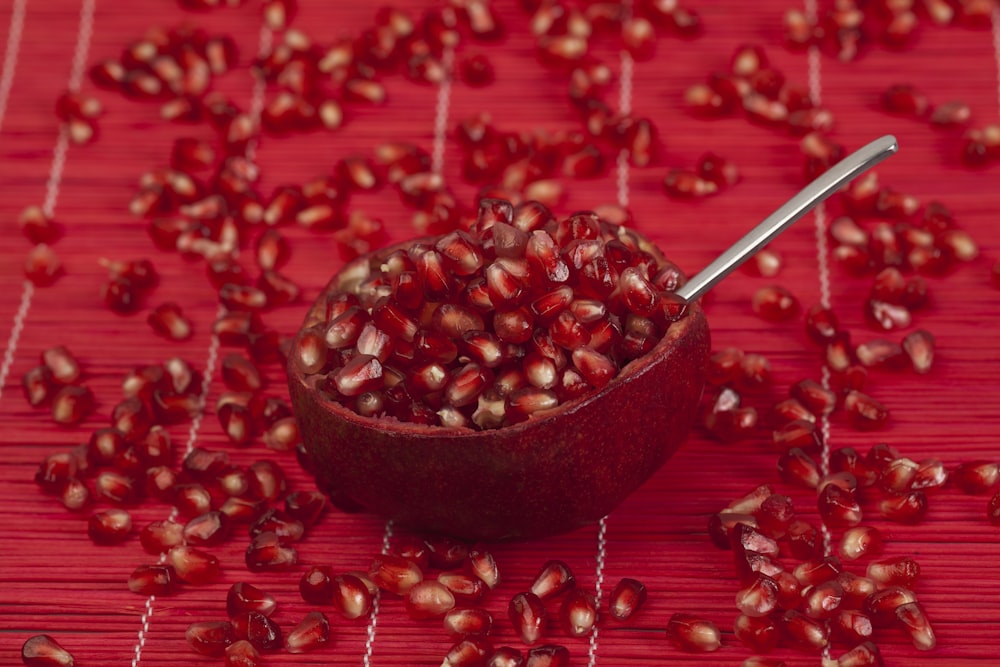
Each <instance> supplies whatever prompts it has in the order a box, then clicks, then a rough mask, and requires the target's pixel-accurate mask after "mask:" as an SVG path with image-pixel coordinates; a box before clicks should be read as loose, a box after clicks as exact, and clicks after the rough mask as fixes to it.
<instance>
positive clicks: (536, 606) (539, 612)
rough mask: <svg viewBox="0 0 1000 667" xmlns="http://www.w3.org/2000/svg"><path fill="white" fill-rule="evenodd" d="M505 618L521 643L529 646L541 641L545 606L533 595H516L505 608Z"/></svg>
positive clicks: (543, 630)
mask: <svg viewBox="0 0 1000 667" xmlns="http://www.w3.org/2000/svg"><path fill="white" fill-rule="evenodd" d="M507 616H508V618H509V619H510V623H511V625H512V626H513V628H514V632H515V633H516V634H517V636H518V637H520V639H521V641H522V642H524V643H525V644H527V645H529V646H531V645H534V644H537V643H538V642H540V641H541V639H542V636H543V634H544V632H545V622H546V621H545V619H546V613H545V606H544V603H543V602H542V599H541V598H540V597H539V596H538V595H536V594H535V593H527V592H525V593H518V594H517V595H515V596H514V597H513V598H511V601H510V603H509V604H508V606H507Z"/></svg>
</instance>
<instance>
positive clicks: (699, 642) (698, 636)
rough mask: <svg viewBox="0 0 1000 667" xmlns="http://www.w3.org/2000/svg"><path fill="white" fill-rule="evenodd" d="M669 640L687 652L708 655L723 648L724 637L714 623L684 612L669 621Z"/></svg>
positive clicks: (676, 614)
mask: <svg viewBox="0 0 1000 667" xmlns="http://www.w3.org/2000/svg"><path fill="white" fill-rule="evenodd" d="M667 638H668V639H670V641H672V642H673V643H674V644H675V645H676V646H678V647H679V648H681V649H683V650H685V651H692V652H702V653H706V652H710V651H716V650H718V649H719V648H720V647H721V646H722V636H721V634H720V633H719V629H718V628H717V627H716V626H715V624H714V623H712V622H711V621H709V620H706V619H703V618H700V617H698V616H695V615H693V614H687V613H683V612H678V613H675V614H674V615H673V616H671V617H670V620H669V621H667Z"/></svg>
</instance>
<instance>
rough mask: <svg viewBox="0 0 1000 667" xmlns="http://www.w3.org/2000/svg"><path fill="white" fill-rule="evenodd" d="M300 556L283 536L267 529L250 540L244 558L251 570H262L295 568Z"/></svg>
mask: <svg viewBox="0 0 1000 667" xmlns="http://www.w3.org/2000/svg"><path fill="white" fill-rule="evenodd" d="M298 558H299V557H298V552H297V551H296V550H295V549H294V548H293V547H291V546H288V545H287V544H284V542H283V540H282V538H281V537H279V536H278V535H277V534H276V533H273V532H271V531H265V532H262V533H260V534H258V535H256V536H254V537H253V539H252V540H251V541H250V546H248V547H247V550H246V554H245V557H244V560H245V562H246V566H247V569H249V570H250V571H251V572H261V571H264V570H284V569H290V568H293V567H295V565H297V564H298Z"/></svg>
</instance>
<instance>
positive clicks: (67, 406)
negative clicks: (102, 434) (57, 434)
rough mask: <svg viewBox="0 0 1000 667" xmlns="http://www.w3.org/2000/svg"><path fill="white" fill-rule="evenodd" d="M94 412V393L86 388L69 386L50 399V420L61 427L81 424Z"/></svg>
mask: <svg viewBox="0 0 1000 667" xmlns="http://www.w3.org/2000/svg"><path fill="white" fill-rule="evenodd" d="M93 410H94V393H93V392H92V391H91V390H90V389H89V388H88V387H82V386H79V385H69V386H66V387H63V388H62V389H60V390H59V391H58V392H56V394H55V396H53V398H52V420H53V421H54V422H55V423H57V424H60V425H62V426H73V425H76V424H79V423H80V422H82V421H83V420H84V419H86V417H87V416H88V415H89V414H90V413H91V412H93Z"/></svg>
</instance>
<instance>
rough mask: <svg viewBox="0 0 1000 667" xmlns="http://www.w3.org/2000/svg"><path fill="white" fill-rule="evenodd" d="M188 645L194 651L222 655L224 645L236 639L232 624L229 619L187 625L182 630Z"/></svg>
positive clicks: (216, 655)
mask: <svg viewBox="0 0 1000 667" xmlns="http://www.w3.org/2000/svg"><path fill="white" fill-rule="evenodd" d="M184 637H185V639H187V643H188V646H190V647H191V648H192V649H194V651H195V652H196V653H201V654H202V655H208V656H213V657H222V656H223V655H225V653H226V647H228V646H229V645H230V644H232V643H233V642H235V641H236V633H235V632H234V631H233V624H232V623H230V622H229V621H198V622H195V623H192V624H191V625H189V626H188V628H187V630H186V631H185V632H184Z"/></svg>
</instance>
